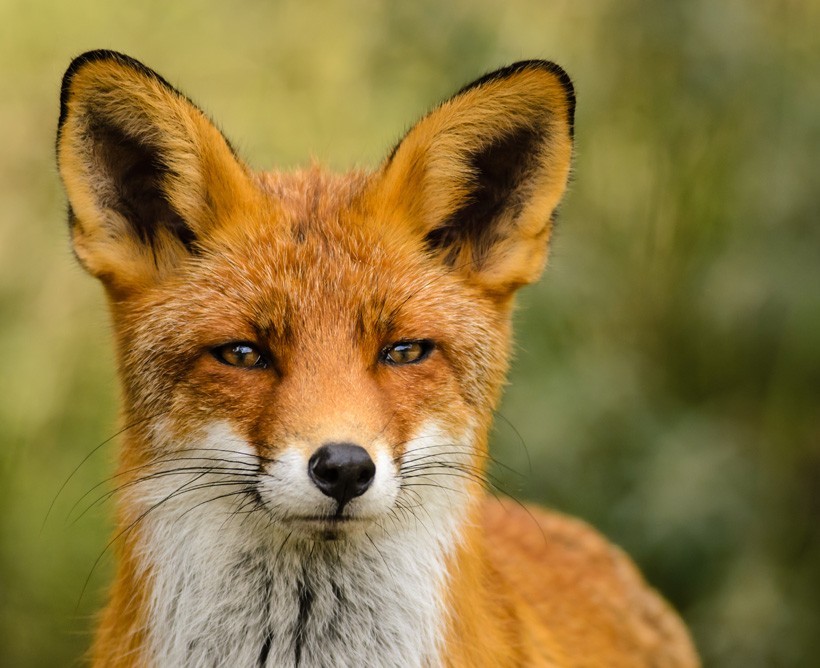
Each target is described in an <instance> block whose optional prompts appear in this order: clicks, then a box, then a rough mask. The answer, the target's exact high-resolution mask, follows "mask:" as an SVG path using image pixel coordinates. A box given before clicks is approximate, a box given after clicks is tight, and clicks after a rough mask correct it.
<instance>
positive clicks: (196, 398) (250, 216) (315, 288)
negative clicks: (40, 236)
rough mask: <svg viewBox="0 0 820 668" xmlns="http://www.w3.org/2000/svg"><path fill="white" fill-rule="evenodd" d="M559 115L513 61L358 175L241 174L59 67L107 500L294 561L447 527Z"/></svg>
mask: <svg viewBox="0 0 820 668" xmlns="http://www.w3.org/2000/svg"><path fill="white" fill-rule="evenodd" d="M573 111H574V95H573V90H572V85H571V83H570V80H569V78H568V77H567V75H566V74H565V73H564V72H563V71H562V70H561V69H560V68H558V67H557V66H556V65H553V64H552V63H548V62H544V61H525V62H519V63H516V64H514V65H511V66H509V67H506V68H504V69H501V70H498V71H496V72H493V73H491V74H488V75H486V76H484V77H482V78H480V79H478V80H477V81H475V82H473V83H472V84H470V85H468V86H466V87H465V88H463V89H462V90H460V91H459V92H458V93H457V94H456V95H455V96H453V97H452V98H450V99H449V100H447V101H446V102H444V103H442V104H441V105H440V106H438V107H437V108H435V109H434V110H433V111H431V112H430V113H428V114H427V115H426V116H424V117H423V118H422V119H421V120H420V121H419V122H418V123H417V124H416V125H415V126H414V127H413V128H412V129H411V130H410V131H409V132H408V133H407V135H406V136H405V137H404V138H403V139H402V140H401V141H400V142H399V143H398V145H397V146H396V147H395V148H394V149H393V150H392V151H391V152H390V154H389V155H388V157H387V158H386V159H385V160H384V162H383V163H382V164H381V165H380V166H379V167H378V168H377V169H375V170H374V171H371V172H356V173H350V174H346V175H331V174H328V173H325V172H324V171H322V170H320V169H318V168H314V169H310V170H307V171H303V172H297V173H255V172H253V171H251V169H250V168H249V167H248V166H247V165H246V164H245V163H244V162H243V161H242V160H241V159H240V158H239V157H238V156H237V154H236V153H235V151H234V150H233V149H232V148H231V146H230V144H229V143H228V141H227V140H226V139H225V138H224V137H223V135H222V134H221V133H220V132H219V130H217V128H216V127H215V126H214V125H213V124H212V123H211V122H210V121H209V120H208V118H207V117H206V116H205V115H204V114H203V112H202V111H200V110H199V109H198V108H197V107H196V106H194V104H192V103H191V102H190V101H189V100H188V99H187V98H186V97H184V96H183V95H182V94H181V93H179V92H178V91H177V90H175V89H174V88H173V87H172V86H171V85H169V84H168V83H167V82H166V81H165V80H164V79H162V78H161V77H160V76H159V75H157V74H156V73H154V72H153V71H151V70H150V69H148V68H146V67H145V66H143V65H142V64H140V63H138V62H136V61H135V60H132V59H130V58H128V57H126V56H123V55H120V54H117V53H113V52H107V51H96V52H91V53H88V54H85V55H83V56H81V57H79V58H78V59H76V60H75V61H74V62H73V63H72V65H71V67H70V68H69V70H68V72H67V73H66V75H65V78H64V81H63V88H62V96H61V112H60V121H59V131H58V140H57V153H58V162H59V170H60V175H61V177H62V180H63V183H64V185H65V189H66V192H67V194H68V200H69V224H70V232H71V241H72V244H73V249H74V252H75V254H76V256H77V258H78V259H79V261H80V263H81V264H82V265H83V266H84V267H85V269H86V270H87V271H88V272H90V273H91V274H92V275H94V276H96V277H97V278H99V279H100V281H102V283H103V285H104V286H105V288H106V292H107V295H108V298H109V303H110V307H111V312H112V317H113V323H114V331H115V336H116V342H117V348H118V360H119V368H120V375H121V379H122V384H123V394H124V399H125V406H124V420H125V423H126V427H127V429H126V431H125V438H124V443H123V450H122V473H123V475H125V477H126V480H128V481H129V484H130V486H128V485H124V486H123V488H124V490H123V493H124V494H127V495H131V496H132V497H133V498H135V499H137V500H138V501H139V502H140V503H141V504H142V506H141V507H142V510H144V509H145V507H146V506H150V505H151V504H154V503H158V502H162V501H169V503H170V501H171V500H173V501H174V502H177V503H178V504H179V507H180V508H182V509H185V508H190V507H193V504H194V501H193V500H194V499H196V500H197V502H198V503H203V504H206V506H205V507H207V504H211V503H223V504H224V503H227V504H234V505H235V507H237V508H247V509H249V510H251V511H253V512H254V513H256V515H257V516H260V517H264V518H267V519H266V522H268V523H269V525H270V526H271V527H274V529H275V528H276V527H280V528H284V529H285V530H287V531H289V532H296V533H297V534H299V535H303V536H308V537H312V538H311V539H313V538H315V537H316V536H317V535H321V536H325V537H338V536H340V535H344V536H351V537H355V536H356V535H357V533H356V532H357V530H358V528H359V527H373V526H376V525H378V526H380V527H383V528H384V529H385V530H391V529H390V527H391V526H392V525H391V524H390V523H386V522H385V521H384V520H385V519H386V518H391V520H392V522H393V525H398V526H400V525H401V524H402V523H403V522H409V521H412V519H413V518H416V519H418V518H419V517H422V518H426V517H430V516H436V515H437V514H452V513H453V512H454V509H456V508H461V509H464V508H465V504H468V500H469V499H470V498H472V497H474V496H476V494H472V492H473V491H476V490H477V489H478V488H479V487H480V485H481V479H482V477H483V473H484V470H485V464H484V463H485V460H486V457H487V452H486V448H487V433H488V430H489V427H490V423H491V419H492V412H493V409H494V408H495V406H496V404H497V402H498V399H499V395H500V391H501V387H502V384H503V381H504V377H505V373H506V369H507V360H508V355H509V348H510V310H511V304H512V299H513V295H514V293H515V291H516V290H517V289H518V288H519V287H520V286H522V285H524V284H527V283H530V282H532V281H534V280H535V279H536V278H537V277H538V276H539V275H540V273H541V271H542V269H543V266H544V264H545V258H546V256H547V251H548V246H549V241H550V234H551V231H552V227H553V220H554V213H555V210H556V207H557V205H558V203H559V201H560V199H561V197H562V194H563V192H564V190H565V187H566V184H567V179H568V175H569V171H570V162H571V153H572V130H573ZM147 471H150V475H149V474H148V473H146V472H147ZM175 476H178V477H175ZM206 481H208V482H207V483H206ZM214 481H216V482H218V483H219V485H221V486H219V485H216V483H215V482H214ZM203 495H204V496H203ZM186 499H187V501H186ZM186 504H187V505H186ZM138 505H139V504H138ZM419 508H420V509H421V511H419V510H418V509H419ZM135 512H139V511H135ZM408 518H409V519H408ZM272 530H273V529H272Z"/></svg>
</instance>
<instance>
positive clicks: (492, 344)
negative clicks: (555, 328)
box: [115, 169, 507, 411]
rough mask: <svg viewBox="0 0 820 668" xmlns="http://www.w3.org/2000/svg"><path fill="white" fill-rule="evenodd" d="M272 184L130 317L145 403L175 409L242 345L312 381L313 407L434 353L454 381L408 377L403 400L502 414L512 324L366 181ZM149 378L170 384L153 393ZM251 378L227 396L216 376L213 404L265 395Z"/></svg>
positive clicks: (126, 319) (122, 322) (313, 177)
mask: <svg viewBox="0 0 820 668" xmlns="http://www.w3.org/2000/svg"><path fill="white" fill-rule="evenodd" d="M259 179H260V180H259V187H258V191H257V192H250V193H239V194H238V195H237V198H243V199H244V202H245V204H246V205H245V206H238V207H237V209H236V213H235V214H234V215H235V219H234V220H232V221H230V222H229V224H226V225H224V226H223V227H222V230H224V232H221V233H217V234H214V235H213V236H212V237H211V238H210V239H208V240H207V243H204V244H203V245H202V247H201V248H200V249H199V251H198V252H197V253H195V254H193V255H192V257H191V259H190V260H189V261H188V262H187V263H186V264H185V266H183V267H180V270H179V271H178V273H177V274H175V275H174V276H172V277H169V278H168V279H167V280H166V281H164V282H162V283H160V284H158V285H157V286H155V287H154V288H153V289H150V290H147V291H145V292H144V293H143V294H141V295H140V296H138V297H135V298H134V299H132V300H129V301H128V302H126V303H125V304H123V305H122V306H121V312H120V314H119V317H118V318H116V319H115V322H116V326H117V328H118V329H119V331H120V336H121V337H122V338H123V339H127V341H128V345H122V346H120V349H121V350H123V351H124V355H125V362H126V364H125V366H124V369H123V370H124V371H125V373H126V376H132V377H133V378H135V379H136V378H139V383H134V384H133V385H134V386H133V387H132V388H131V389H132V391H133V392H136V393H138V394H142V395H147V394H150V395H152V396H157V395H159V396H164V397H165V398H166V399H167V398H169V397H170V395H173V394H174V393H175V392H178V391H183V392H184V391H188V390H190V389H191V386H190V384H188V385H186V384H185V383H183V384H182V385H183V387H182V388H179V387H176V386H177V385H179V379H182V378H186V377H188V378H190V376H191V374H189V373H188V371H189V370H190V369H195V368H196V364H197V361H198V360H201V358H202V355H203V353H204V352H206V351H207V350H208V349H209V348H212V347H215V346H218V345H221V344H224V343H228V342H231V341H250V342H253V343H255V344H257V345H260V346H262V347H263V348H264V349H265V352H268V353H269V356H270V357H271V358H272V359H273V361H274V364H275V366H276V371H277V373H280V374H283V375H286V376H291V377H293V376H298V377H299V378H298V379H297V380H296V381H293V382H296V383H300V384H302V385H303V387H304V389H302V390H301V391H298V392H296V394H297V395H299V396H302V397H303V398H304V397H305V396H310V395H311V394H312V395H315V394H316V393H317V392H318V391H319V389H320V388H319V385H320V386H322V387H324V389H325V390H328V389H329V388H334V387H336V388H337V389H338V391H342V389H341V388H348V391H349V390H350V388H353V391H355V392H360V391H362V387H364V386H365V385H366V384H367V382H368V381H367V378H368V377H372V376H374V375H376V374H377V373H378V370H377V369H376V367H378V355H379V353H380V351H381V349H382V348H383V347H384V346H386V345H388V344H390V343H393V342H396V341H398V340H403V339H430V340H432V341H434V342H435V344H436V346H437V348H438V354H439V356H440V357H441V358H442V360H440V362H441V364H443V365H444V367H445V368H444V369H442V368H438V370H435V369H434V370H432V371H431V370H429V369H428V370H427V371H425V370H423V369H418V370H415V371H414V372H411V373H409V374H404V377H405V379H406V380H407V381H410V380H412V381H413V382H414V383H415V384H416V387H411V386H409V385H408V386H402V385H401V384H399V385H397V386H396V387H394V388H393V389H394V390H395V392H396V393H397V394H401V395H402V396H403V397H404V401H408V395H409V394H412V393H416V392H417V391H418V388H419V387H422V388H426V390H427V391H428V392H434V393H436V392H437V393H439V394H441V393H445V394H452V391H453V390H456V391H457V392H458V394H459V395H461V398H462V399H463V400H464V401H465V402H466V403H467V404H479V403H480V404H481V405H485V406H486V405H487V403H488V401H489V402H492V397H493V395H494V392H492V391H489V392H488V387H487V385H488V381H489V380H490V379H491V378H494V377H495V376H497V375H499V374H501V373H503V371H504V367H505V364H506V362H505V357H506V332H507V325H506V319H505V318H504V317H503V316H502V314H501V313H500V312H499V310H498V308H497V305H494V304H493V303H492V300H490V299H488V298H487V297H485V296H483V295H482V294H481V293H480V291H478V290H477V289H475V288H474V287H473V286H471V285H470V284H469V283H468V282H467V281H464V280H463V279H462V278H460V277H459V275H458V274H457V273H456V272H453V271H451V270H449V269H448V268H447V267H446V265H443V264H442V263H440V262H437V261H435V259H434V258H431V257H430V256H429V255H428V254H427V253H426V251H425V249H424V247H423V245H422V244H419V243H418V242H417V241H416V240H415V239H414V238H413V237H412V236H409V235H404V234H403V233H402V230H403V228H402V226H400V225H399V226H396V227H394V226H392V225H391V223H392V222H393V221H391V220H390V212H381V211H378V210H374V208H373V207H372V206H371V205H370V203H369V202H368V200H367V180H366V179H365V178H363V177H361V176H359V175H347V176H344V175H342V176H336V175H330V174H327V173H324V172H321V171H319V170H317V169H314V170H311V171H309V172H302V173H295V174H287V175H265V176H262V177H259ZM441 364H439V365H438V366H439V367H441ZM434 366H436V365H434ZM130 369H133V370H134V373H133V374H132V373H130V371H129V370H130ZM138 369H139V372H137V371H136V370H138ZM148 369H152V370H154V373H153V374H151V376H153V377H154V378H155V379H156V382H154V383H151V382H148V379H149V376H148V375H146V371H147V370H148ZM217 372H218V370H217ZM194 375H195V374H194ZM200 375H201V376H202V377H203V378H205V377H206V374H200ZM243 375H244V376H247V377H242V378H237V376H236V375H234V376H233V377H232V378H231V379H230V382H222V383H221V384H220V383H219V381H220V380H226V379H220V378H219V376H215V375H214V373H213V369H212V370H211V373H209V374H207V377H208V378H209V380H208V382H207V385H208V387H209V388H210V385H211V382H213V383H214V386H213V389H202V391H201V392H199V393H200V394H201V395H203V396H204V395H207V394H217V393H221V392H225V391H226V390H225V388H226V387H229V386H236V388H237V394H242V393H244V394H245V395H249V394H258V393H259V388H260V385H259V382H258V381H259V379H258V378H257V377H256V375H255V374H253V372H251V373H250V374H243ZM368 375H369V376H368ZM443 375H447V376H449V377H450V380H451V381H452V382H448V381H446V380H445V379H444V378H443V377H442V376H443ZM387 383H388V384H389V383H390V381H389V380H388V381H387ZM317 384H318V385H317ZM281 401H282V393H279V394H278V395H277V396H276V397H273V395H271V399H270V402H271V403H274V402H279V403H281ZM444 403H447V404H448V405H449V406H450V407H451V408H452V402H449V403H448V402H444ZM299 411H303V408H300V409H299Z"/></svg>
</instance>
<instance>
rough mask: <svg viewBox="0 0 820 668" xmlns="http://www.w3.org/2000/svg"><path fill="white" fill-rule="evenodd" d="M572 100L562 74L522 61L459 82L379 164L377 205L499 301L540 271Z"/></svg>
mask: <svg viewBox="0 0 820 668" xmlns="http://www.w3.org/2000/svg"><path fill="white" fill-rule="evenodd" d="M574 107H575V95H574V92H573V88H572V83H571V82H570V79H569V77H568V76H567V75H566V73H565V72H564V71H563V70H562V69H561V68H559V67H558V66H557V65H554V64H553V63H549V62H546V61H538V60H531V61H524V62H519V63H516V64H514V65H511V66H509V67H506V68H504V69H501V70H498V71H496V72H492V73H490V74H487V75H485V76H484V77H482V78H480V79H478V80H477V81H475V82H473V83H471V84H469V85H468V86H466V87H465V88H463V89H462V90H461V91H459V92H458V93H457V94H456V95H455V96H454V97H452V98H451V99H450V100H448V101H447V102H444V103H443V104H442V105H441V106H439V107H438V108H437V109H435V110H434V111H432V112H431V113H430V114H428V115H427V116H426V117H424V118H423V119H422V120H421V121H420V122H419V123H418V124H417V125H416V126H415V127H413V128H412V129H411V130H410V132H409V133H408V134H407V135H406V136H405V138H404V139H403V140H402V141H401V142H400V143H399V145H398V146H397V147H396V148H395V149H394V150H393V153H392V154H391V155H390V157H389V158H388V159H387V161H386V163H385V164H384V166H383V167H382V172H381V174H380V176H379V177H378V180H377V189H378V192H379V194H380V197H381V201H380V205H381V206H382V207H384V208H385V214H387V213H388V212H396V211H399V212H400V213H401V214H402V215H403V217H404V219H405V220H406V221H409V223H408V224H409V225H411V226H412V227H413V228H414V229H413V232H414V233H416V234H417V238H420V239H422V240H423V243H424V244H425V246H426V249H427V251H428V252H430V253H432V254H434V255H435V256H437V257H439V258H440V259H441V260H442V261H443V262H445V263H447V264H448V265H451V266H452V267H453V268H454V269H456V270H458V271H461V272H463V273H464V274H467V275H468V276H469V277H470V279H471V280H473V281H475V282H477V283H478V284H479V285H481V286H482V287H483V288H484V289H486V290H488V291H489V292H492V293H495V294H497V295H499V296H502V297H503V296H507V295H509V294H511V293H512V292H513V290H515V289H516V288H517V287H519V286H521V285H522V284H525V283H529V282H532V281H534V280H535V279H536V278H538V276H539V275H540V273H541V270H542V269H543V266H544V262H545V259H546V254H547V245H548V242H549V237H550V233H551V231H552V222H553V215H554V211H555V208H556V206H557V205H558V202H559V201H560V199H561V196H562V195H563V193H564V190H565V188H566V184H567V179H568V176H569V171H570V162H571V155H572V134H573V114H574Z"/></svg>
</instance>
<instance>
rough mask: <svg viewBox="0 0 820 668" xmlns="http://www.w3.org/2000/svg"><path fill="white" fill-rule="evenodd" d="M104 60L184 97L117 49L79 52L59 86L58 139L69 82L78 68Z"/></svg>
mask: <svg viewBox="0 0 820 668" xmlns="http://www.w3.org/2000/svg"><path fill="white" fill-rule="evenodd" d="M106 60H107V61H112V62H115V63H117V64H118V65H120V66H122V67H128V68H130V69H132V70H134V71H135V72H137V73H139V74H141V75H142V76H144V77H146V78H148V79H153V80H154V81H156V82H158V83H160V84H162V85H163V86H165V87H166V88H167V89H168V90H170V91H172V92H173V93H175V94H176V95H179V96H180V97H184V96H183V95H182V94H181V93H180V92H179V91H178V90H177V89H176V88H174V87H173V86H172V85H171V84H169V83H168V82H167V81H166V80H165V79H163V78H162V77H161V76H160V75H159V74H157V73H156V72H154V70H152V69H151V68H150V67H146V66H145V65H143V64H142V63H141V62H140V61H139V60H137V59H136V58H132V57H131V56H126V55H125V54H124V53H120V52H119V51H112V50H110V49H95V50H93V51H86V52H85V53H83V54H80V55H79V56H77V57H76V58H74V59H73V60H72V61H71V63H70V64H69V66H68V69H67V70H66V71H65V74H63V82H62V85H61V87H60V118H59V120H58V122H57V140H58V141H59V138H60V132H61V130H62V128H63V124H64V123H65V120H66V116H67V115H68V98H69V96H70V94H71V82H72V81H73V80H74V77H75V76H76V75H77V73H78V72H79V71H80V70H82V69H83V67H85V66H86V65H89V64H91V63H97V62H101V61H106ZM186 99H187V98H186Z"/></svg>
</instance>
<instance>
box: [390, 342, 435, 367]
mask: <svg viewBox="0 0 820 668" xmlns="http://www.w3.org/2000/svg"><path fill="white" fill-rule="evenodd" d="M434 347H435V344H434V343H433V342H432V341H428V340H426V339H422V340H421V341H398V342H396V343H391V344H390V345H389V346H387V347H386V348H384V349H383V350H382V354H381V361H382V362H383V363H384V364H391V365H394V366H399V365H402V364H415V363H417V362H421V361H423V360H425V359H426V358H427V357H428V356H429V355H430V353H431V352H433V348H434Z"/></svg>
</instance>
